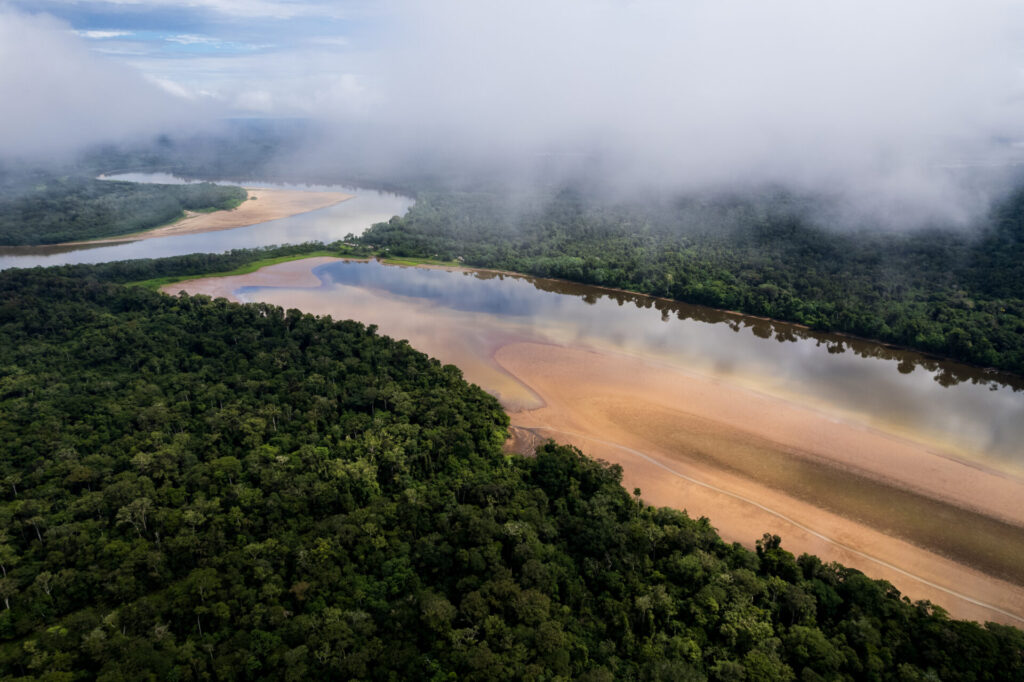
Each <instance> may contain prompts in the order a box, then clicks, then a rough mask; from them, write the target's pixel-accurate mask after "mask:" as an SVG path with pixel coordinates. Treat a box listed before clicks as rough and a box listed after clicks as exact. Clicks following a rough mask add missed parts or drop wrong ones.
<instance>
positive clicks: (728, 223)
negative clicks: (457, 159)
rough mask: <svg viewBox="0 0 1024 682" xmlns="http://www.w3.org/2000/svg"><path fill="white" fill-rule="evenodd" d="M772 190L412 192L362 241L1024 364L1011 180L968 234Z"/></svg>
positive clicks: (1021, 275) (1022, 213)
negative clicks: (611, 195)
mask: <svg viewBox="0 0 1024 682" xmlns="http://www.w3.org/2000/svg"><path fill="white" fill-rule="evenodd" d="M816 210H817V207H816V206H815V205H814V202H813V201H811V200H808V199H806V198H800V197H796V196H793V195H790V194H787V193H784V192H781V191H780V192H766V193H764V194H762V195H750V196H716V197H689V198H685V199H680V200H678V201H674V202H667V201H659V200H652V201H650V202H647V203H644V204H640V203H615V202H611V201H606V200H601V199H600V198H595V197H593V196H591V195H587V194H585V193H583V192H581V191H576V190H571V189H570V190H564V191H561V192H557V193H551V194H548V195H538V194H531V195H530V196H526V197H522V198H512V197H510V196H508V195H507V194H502V193H498V192H483V191H475V192H464V193H457V192H450V191H448V192H423V193H421V194H420V195H419V197H418V199H417V203H416V205H415V206H414V207H413V208H412V209H411V210H410V211H409V213H408V214H407V215H405V216H403V217H398V218H395V219H393V220H391V221H390V222H388V223H384V224H379V225H376V226H374V227H373V228H372V229H370V230H368V231H367V232H366V234H365V235H364V236H363V237H362V241H363V243H364V244H366V245H370V246H372V247H374V248H379V249H385V250H387V253H390V254H393V255H396V256H402V255H405V256H436V257H439V258H442V259H450V258H457V257H460V258H461V259H462V260H463V261H464V262H465V263H466V264H467V265H476V266H482V267H488V268H498V269H503V270H513V271H517V272H523V273H529V274H533V275H539V276H543V277H558V278H563V279H568V280H572V281H576V282H583V283H587V284H597V285H602V286H608V287H615V288H621V289H628V290H631V291H637V292H641V293H646V294H653V295H655V296H664V297H667V298H673V299H676V300H680V301H686V302H689V303H698V304H704V305H709V306H714V307H717V308H726V309H732V310H738V311H742V312H745V313H749V314H754V315H763V316H767V317H773V318H776V319H781V320H786V321H790V322H797V323H801V324H805V325H808V326H810V327H812V328H814V329H818V330H823V331H826V330H827V331H838V332H845V333H849V334H854V335H858V336H863V337H867V338H872V339H878V340H881V341H884V342H888V343H893V344H899V345H902V346H907V347H910V348H914V349H917V350H921V351H925V352H928V353H933V354H938V355H942V356H947V357H951V358H955V359H958V360H963V361H966V362H970V363H974V364H978V365H982V366H989V367H997V368H1001V369H1007V370H1011V371H1016V372H1024V190H1022V191H1019V192H1017V193H1015V194H1013V195H1012V196H1010V197H1009V198H1008V199H1006V200H1005V201H1003V202H1002V203H1001V204H999V205H998V206H996V207H995V209H994V210H993V211H992V214H991V215H990V216H989V217H987V218H986V219H985V220H984V221H983V223H982V224H981V225H979V226H976V227H975V228H974V229H971V230H967V231H955V230H948V229H947V230H939V229H928V230H923V229H922V230H916V231H911V232H893V231H886V230H881V229H874V230H870V229H860V230H851V229H843V230H839V229H831V228H829V227H828V226H827V225H825V226H823V223H822V222H821V220H820V218H817V217H815V216H816Z"/></svg>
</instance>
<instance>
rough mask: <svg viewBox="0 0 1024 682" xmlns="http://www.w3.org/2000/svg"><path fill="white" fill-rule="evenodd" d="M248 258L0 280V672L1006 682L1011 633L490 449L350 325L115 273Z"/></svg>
mask: <svg viewBox="0 0 1024 682" xmlns="http://www.w3.org/2000/svg"><path fill="white" fill-rule="evenodd" d="M303 248H307V250H308V247H292V252H294V253H297V252H300V251H301V250H302V249H303ZM275 253H276V252H275ZM261 255H262V256H266V255H267V252H262V254H261ZM277 255H278V256H287V255H288V254H287V253H279V254H277ZM252 258H253V254H252V253H248V254H247V253H242V252H237V253H234V254H226V255H222V256H195V257H185V258H180V259H169V260H168V261H163V262H162V261H148V262H138V263H122V264H107V265H101V266H68V267H65V268H54V269H49V270H41V269H35V270H12V271H5V272H3V273H0V412H2V413H3V415H4V418H3V419H2V420H0V482H2V487H0V528H2V529H4V530H3V533H2V537H0V571H2V573H0V600H2V601H3V610H2V611H0V677H3V678H4V679H12V680H21V679H24V680H29V679H47V680H72V679H107V680H113V679H146V678H154V679H169V680H198V679H214V678H225V679H308V678H311V677H312V678H356V679H394V678H398V679H435V680H442V679H463V678H464V679H519V678H522V679H570V678H572V679H577V678H578V679H589V680H611V679H638V680H639V679H650V680H659V679H660V680H685V679H705V678H710V679H716V680H743V679H748V680H757V679H764V680H768V679H771V680H785V679H794V680H795V679H802V680H816V679H850V680H853V679H857V680H860V679H906V680H915V679H922V680H923V679H935V678H936V677H938V678H940V679H965V680H1003V679H1018V678H1020V677H1022V676H1024V632H1022V631H1020V630H1018V629H1015V628H1012V627H1007V626H1000V625H996V624H988V625H985V626H981V625H978V624H975V623H970V622H964V621H955V620H950V619H949V618H948V617H946V615H945V614H944V612H943V611H942V610H941V609H940V608H938V607H935V606H932V605H930V604H928V603H923V602H922V603H911V602H910V601H909V600H907V599H904V598H901V596H900V595H899V593H898V592H897V591H896V590H895V589H894V588H893V587H892V586H891V585H889V584H887V583H884V582H880V581H874V580H871V579H869V578H868V577H866V576H864V575H863V574H861V573H860V572H858V571H856V570H852V569H848V568H844V567H842V566H839V565H836V564H823V563H822V562H821V561H820V560H818V559H816V558H815V557H813V556H807V555H804V556H801V557H799V558H796V557H794V556H793V555H792V554H790V553H789V552H787V551H785V549H784V548H783V546H782V545H781V544H780V540H779V538H777V537H774V536H771V535H766V536H765V537H763V538H762V539H761V541H759V542H758V544H757V551H756V552H752V551H749V550H746V549H744V548H743V547H741V546H739V545H727V544H725V543H723V542H722V541H721V540H720V539H719V537H718V536H717V535H716V533H715V531H714V529H713V519H712V520H710V521H709V520H708V519H704V518H701V519H691V518H689V517H688V516H687V515H686V513H685V512H682V511H674V510H669V509H664V508H655V507H650V506H647V505H645V504H643V503H642V502H641V500H640V492H639V491H635V492H634V493H633V494H631V493H630V492H628V491H626V490H625V489H623V487H622V485H621V471H620V470H619V469H618V468H617V467H612V466H608V465H606V464H602V463H601V462H597V461H594V460H591V459H589V458H587V457H586V456H584V455H583V454H581V453H580V452H579V451H577V450H575V449H572V448H569V447H561V446H556V445H554V444H553V443H548V444H546V445H543V446H542V447H541V448H539V449H538V451H537V453H536V455H535V456H534V457H519V456H509V455H506V454H504V453H503V452H502V450H501V445H502V442H503V440H504V438H505V435H506V427H507V424H508V419H507V417H506V415H505V414H504V413H503V412H502V410H501V409H500V407H499V405H498V403H497V402H496V401H495V400H494V399H493V398H492V397H490V396H488V395H487V394H485V393H484V392H483V391H481V390H480V389H478V388H477V387H475V386H471V385H469V384H467V383H466V382H465V381H464V380H463V379H462V377H461V374H460V372H459V370H457V369H456V368H455V367H453V366H442V365H440V364H439V363H438V362H437V361H434V360H431V359H429V358H427V357H426V356H424V355H423V354H421V353H419V352H417V351H415V350H414V349H412V348H411V347H410V346H409V345H408V344H407V343H405V342H396V341H393V340H391V339H388V338H386V337H381V336H380V335H378V334H377V333H376V330H375V328H374V327H373V326H370V327H366V326H363V325H361V324H358V323H355V322H350V321H346V322H338V321H334V320H331V319H330V318H315V317H313V316H310V315H306V314H302V313H300V312H299V311H297V310H288V311H284V310H282V309H280V308H276V307H273V306H269V305H265V304H248V305H236V304H230V303H227V302H226V301H224V300H217V301H211V300H209V299H208V298H205V297H187V296H185V297H181V298H172V297H168V296H164V295H161V294H158V293H155V292H153V291H151V290H149V289H147V288H145V287H128V286H123V285H121V284H118V283H115V282H118V281H120V282H125V281H133V278H134V279H145V278H147V277H154V276H158V275H159V276H171V275H173V274H193V273H195V272H196V271H197V270H199V269H201V268H206V269H207V271H221V270H227V269H230V268H232V267H238V266H240V265H242V264H244V262H245V261H246V260H247V259H248V260H252ZM140 274H142V275H143V276H142V277H139V276H138V275H140ZM751 539H753V538H751Z"/></svg>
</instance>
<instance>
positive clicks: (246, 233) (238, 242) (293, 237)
mask: <svg viewBox="0 0 1024 682" xmlns="http://www.w3.org/2000/svg"><path fill="white" fill-rule="evenodd" d="M104 179H107V180H124V181H129V182H151V183H165V184H167V183H170V184H176V183H183V182H188V181H187V180H184V179H182V178H178V177H175V176H172V175H167V174H164V173H126V174H118V175H110V176H104ZM220 184H237V183H230V182H222V183H220ZM244 184H245V185H246V186H247V187H259V188H269V189H309V190H323V191H338V192H346V193H349V194H354V195H355V196H354V197H353V198H352V199H349V200H348V201H344V202H342V203H340V204H336V205H334V206H331V207H328V208H325V209H321V210H318V211H311V212H309V213H302V214H299V215H295V216H291V217H289V218H282V219H280V220H272V221H270V222H266V223H261V224H259V225H250V226H249V227H239V228H235V229H232V230H222V231H218V232H202V233H198V234H184V235H180V236H174V237H163V238H161V239H146V240H139V241H135V242H126V243H119V244H103V245H88V244H86V245H76V246H73V247H67V246H34V247H0V270H4V269H6V268H30V267H34V266H36V265H42V266H47V265H65V264H69V263H106V262H110V261H118V260H131V259H133V258H163V257H166V256H181V255H185V254H189V253H220V252H223V251H230V250H231V249H245V248H255V247H260V246H273V245H275V244H298V243H301V242H308V241H322V242H332V241H336V240H338V239H343V238H344V237H345V235H347V234H349V233H352V234H362V232H363V230H365V229H366V228H367V227H369V226H370V225H372V224H374V223H377V222H381V221H385V220H388V219H390V218H391V217H392V216H395V215H403V214H404V213H405V212H406V211H408V210H409V207H410V206H412V204H413V200H412V199H411V198H409V197H405V196H401V195H398V194H392V193H389V192H380V191H377V190H368V189H363V188H359V187H340V186H329V187H328V186H315V187H314V186H304V185H303V186H296V185H282V184H275V183H264V182H259V183H248V182H247V183H244Z"/></svg>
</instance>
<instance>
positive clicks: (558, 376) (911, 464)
mask: <svg viewBox="0 0 1024 682" xmlns="http://www.w3.org/2000/svg"><path fill="white" fill-rule="evenodd" d="M496 359H497V360H498V362H499V364H500V365H501V366H502V367H503V368H505V369H506V370H507V371H509V372H510V373H511V374H512V375H513V376H515V377H517V378H518V379H519V380H521V381H523V382H524V383H526V384H527V385H528V386H530V388H532V389H533V390H534V391H535V392H536V393H537V394H538V395H539V396H540V397H541V398H542V399H543V400H544V402H545V406H544V407H543V408H540V409H536V410H529V411H520V412H513V413H511V416H512V423H513V425H515V426H518V427H521V428H528V429H530V430H532V431H533V432H534V433H536V434H538V435H541V436H546V437H550V438H554V439H555V440H557V441H559V442H567V443H572V444H574V445H577V446H578V447H580V449H582V450H583V451H584V452H586V453H588V454H590V455H591V456H594V457H600V458H601V459H605V460H607V461H609V462H613V463H616V464H620V465H622V467H623V472H624V480H623V483H624V485H625V486H626V487H627V489H633V488H634V487H639V488H640V489H641V490H642V492H643V498H644V499H645V500H646V501H647V502H648V503H650V504H655V505H664V506H671V507H676V508H682V509H686V510H687V511H688V512H689V513H690V514H691V516H695V517H699V516H707V517H708V518H710V519H711V522H712V525H714V526H715V527H716V528H717V529H718V530H719V532H720V533H721V534H722V537H723V538H724V539H725V540H727V541H730V542H733V541H735V542H741V543H743V544H744V545H747V546H752V544H753V541H754V540H756V539H757V538H758V537H759V536H760V534H761V533H762V532H764V531H770V532H772V533H776V534H778V535H781V536H782V538H783V547H785V548H787V549H789V550H790V551H792V552H794V553H797V554H799V553H802V552H809V553H812V554H817V555H818V556H819V557H821V558H822V559H824V560H826V561H839V562H840V563H843V564H845V565H847V566H852V567H855V568H858V569H860V570H862V571H864V572H865V573H867V574H868V575H870V576H872V577H876V578H884V579H886V580H889V581H890V582H892V583H893V584H894V585H896V586H897V588H899V589H900V590H901V591H903V592H904V593H906V594H908V595H909V596H911V597H912V598H914V599H930V600H931V601H933V602H935V603H937V604H941V605H942V606H943V607H945V608H947V609H948V610H949V611H950V612H951V613H952V614H954V615H955V616H958V617H964V618H973V619H978V620H997V621H1000V622H1006V623H1011V624H1015V625H1024V587H1022V586H1021V585H1019V584H1014V583H1011V582H1009V581H1006V580H999V579H996V578H993V577H992V576H990V575H987V574H986V573H985V572H984V571H981V570H978V569H976V568H974V567H973V566H969V565H967V564H966V562H957V561H952V560H950V559H947V558H945V557H943V556H940V555H939V554H938V553H936V552H934V551H928V550H925V549H922V548H920V547H918V546H915V545H914V544H912V543H911V542H908V541H906V540H903V539H900V538H899V537H896V536H895V535H894V534H887V533H884V532H880V530H879V529H878V528H877V526H876V525H875V524H871V523H865V522H864V521H863V520H861V519H858V518H856V515H855V513H854V512H856V509H853V510H851V512H849V513H848V514H843V515H839V514H836V513H834V512H832V511H830V510H829V509H828V507H829V506H835V505H834V504H833V503H835V504H838V505H839V506H843V507H847V508H849V507H855V506H856V504H857V503H858V502H863V503H865V504H867V505H869V506H876V507H877V508H878V509H879V511H881V512H887V510H886V509H885V505H886V504H887V503H890V502H892V501H893V496H895V495H899V494H900V493H902V492H904V491H913V492H916V493H919V494H920V495H921V496H922V497H925V498H926V500H925V504H927V499H932V500H946V501H948V502H951V503H952V504H951V505H950V507H949V510H950V511H951V516H952V517H953V518H954V519H955V518H956V517H957V515H958V512H957V510H956V508H957V507H959V506H966V507H969V508H973V509H977V510H978V511H980V512H983V513H984V514H985V515H986V516H992V517H995V518H1000V519H1006V520H1012V521H1013V522H1014V523H1013V525H1009V524H1007V525H1006V528H1007V530H1008V532H1009V533H1010V534H1016V535H1017V536H1018V537H1019V538H1020V539H1021V540H1024V528H1022V527H1021V526H1020V525H1017V524H1020V523H1021V522H1022V515H1024V510H1022V509H1021V504H1020V500H1021V499H1024V482H1021V481H1019V480H1017V479H1014V478H1011V477H1007V476H1002V475H999V474H995V473H992V472H988V471H984V470H979V469H976V468H974V467H972V466H970V465H969V464H967V463H963V462H959V461H956V460H953V459H950V458H948V457H943V456H938V455H936V454H933V453H930V452H928V450H927V449H926V448H924V447H922V446H918V445H916V444H914V443H911V442H907V441H904V440H900V439H896V438H892V437H890V436H888V435H886V434H882V433H879V432H877V431H873V430H870V429H864V428H859V427H857V426H855V425H850V424H845V423H843V422H840V421H837V420H833V419H830V418H829V417H827V416H826V415H822V414H819V413H816V412H814V411H812V410H808V409H806V408H802V407H800V406H797V405H793V404H791V403H787V402H785V401H782V400H778V399H776V398H772V397H770V396H765V395H761V394H757V393H753V392H750V391H747V390H745V389H742V388H737V387H734V386H730V385H728V384H725V383H722V382H719V381H716V380H713V379H709V378H706V377H701V376H697V375H690V374H687V373H684V372H680V371H678V370H673V369H672V368H667V367H665V366H663V365H660V364H658V363H648V362H644V361H642V360H638V359H636V358H631V357H627V356H621V355H615V354H612V353H604V352H600V353H598V352H593V351H589V350H584V349H577V348H562V347H557V346H551V345H544V344H533V343H517V344H509V345H506V346H504V347H502V348H501V349H500V350H499V351H498V352H497V353H496ZM712 453H713V454H712ZM780 455H781V456H782V457H785V458H786V459H788V460H789V462H790V463H792V462H793V461H797V462H799V461H800V460H812V461H813V460H816V461H817V462H818V463H820V464H824V465H825V466H827V467H829V468H831V469H833V470H834V471H835V472H837V473H839V474H840V476H841V477H842V478H844V479H845V480H846V481H850V480H851V477H856V478H861V479H865V478H866V479H868V480H869V482H870V481H877V482H880V483H882V485H881V486H878V487H875V488H874V490H872V488H871V486H870V485H869V486H867V487H866V489H865V490H854V494H855V496H854V499H852V500H844V499H842V495H844V494H848V493H849V492H850V491H849V490H838V489H835V488H833V489H826V490H819V491H818V492H819V493H820V494H821V497H820V498H818V499H807V498H808V497H812V496H805V495H803V494H801V493H802V488H803V486H802V485H801V484H802V483H803V481H802V480H801V478H803V477H812V476H813V475H814V472H813V471H808V470H806V469H801V468H796V469H790V470H787V468H786V467H785V466H783V467H779V469H781V475H778V474H779V473H780V472H778V471H776V472H770V471H769V469H775V468H776V467H777V465H778V464H779V461H778V458H779V456H780ZM754 458H756V459H757V460H760V461H756V460H755V461H753V462H751V460H753V459H754ZM758 467H761V468H760V471H759V470H758ZM759 474H760V475H761V477H762V478H759V477H758V475H759ZM851 475H852V476H851ZM762 480H764V481H767V482H769V483H771V484H774V485H766V484H764V483H762V482H761V481H762ZM850 487H851V488H857V487H858V486H856V485H851V486H850ZM872 492H875V493H876V495H875V496H874V497H868V499H857V497H856V496H857V495H861V496H864V495H871V493H872ZM829 497H836V498H837V499H835V500H829V499H827V498H829ZM897 501H898V502H902V501H903V500H897ZM851 516H852V518H851ZM920 521H921V522H922V525H924V524H928V523H929V522H931V521H934V519H920ZM943 525H948V524H943ZM904 530H905V531H906V533H907V534H908V535H911V537H910V538H909V539H910V540H911V541H913V540H916V539H917V538H915V537H913V535H912V534H913V533H914V532H915V530H916V531H917V532H921V533H924V532H927V530H928V529H927V528H924V527H922V528H920V529H915V528H913V527H912V526H911V527H909V528H907V527H905V528H904ZM932 530H935V529H932ZM940 530H941V529H940ZM946 530H947V531H948V532H950V533H953V534H974V535H977V533H976V531H975V530H974V529H972V528H969V527H947V528H946ZM993 542H998V541H996V540H993ZM1012 551H1014V552H1019V549H1014V550H1012ZM1017 556H1020V555H1019V554H1018V555H1017ZM1003 559H1008V560H1010V561H1012V556H1010V557H1003ZM972 600H973V601H975V602H982V603H983V604H984V606H983V605H980V604H977V603H972Z"/></svg>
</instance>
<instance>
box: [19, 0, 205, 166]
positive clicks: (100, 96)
mask: <svg viewBox="0 0 1024 682" xmlns="http://www.w3.org/2000/svg"><path fill="white" fill-rule="evenodd" d="M0 102H2V105H0V123H2V125H0V160H2V159H5V158H6V159H10V158H12V157H19V158H24V159H27V160H30V161H39V160H48V159H51V158H63V157H67V156H69V155H71V154H73V153H74V152H76V151H79V150H81V149H83V148H84V147H86V146H88V145H92V144H97V143H102V142H113V141H122V142H123V141H131V140H134V139H143V138H145V137H146V136H150V135H153V134H155V133H160V132H167V131H174V130H180V129H185V128H186V127H187V128H195V127H196V126H200V125H203V124H205V123H206V122H207V121H209V120H210V118H211V117H210V114H211V113H213V112H211V111H208V110H206V109H203V108H200V107H197V106H195V105H192V104H189V103H187V102H185V101H183V100H181V99H180V98H178V97H175V96H173V95H171V94H169V93H167V92H166V91H165V90H163V89H162V88H160V87H159V86H158V85H157V84H156V83H154V82H152V81H150V80H148V79H147V78H146V77H145V76H143V75H142V74H141V73H139V72H137V71H135V70H133V69H131V68H129V67H127V66H125V65H123V64H120V63H118V62H116V61H114V60H111V59H107V58H104V57H102V56H100V55H97V54H96V53H94V52H92V51H90V50H89V49H88V47H87V46H86V44H85V41H84V40H83V39H82V38H80V37H78V36H76V35H74V34H73V33H72V31H71V28H70V26H68V25H67V24H65V23H63V22H61V21H58V20H57V19H54V18H53V17H50V16H47V15H32V14H26V13H20V12H16V11H15V10H13V9H9V8H4V7H3V6H2V5H0Z"/></svg>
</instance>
